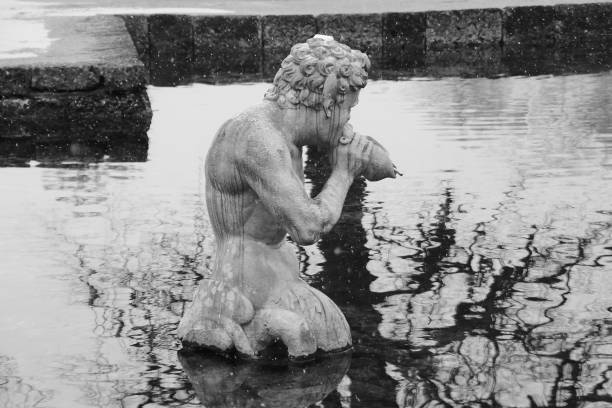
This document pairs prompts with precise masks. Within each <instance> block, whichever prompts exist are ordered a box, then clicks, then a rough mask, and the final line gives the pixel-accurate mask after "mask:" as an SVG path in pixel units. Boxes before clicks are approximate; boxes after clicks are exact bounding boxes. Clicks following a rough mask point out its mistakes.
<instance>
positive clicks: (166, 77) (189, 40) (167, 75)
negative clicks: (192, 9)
mask: <svg viewBox="0 0 612 408" xmlns="http://www.w3.org/2000/svg"><path fill="white" fill-rule="evenodd" d="M149 38H150V58H151V61H150V71H151V82H152V83H153V84H154V85H177V84H179V83H182V82H185V81H187V80H188V79H190V78H191V72H192V55H193V33H192V26H191V21H190V17H188V16H177V15H153V16H150V17H149Z"/></svg>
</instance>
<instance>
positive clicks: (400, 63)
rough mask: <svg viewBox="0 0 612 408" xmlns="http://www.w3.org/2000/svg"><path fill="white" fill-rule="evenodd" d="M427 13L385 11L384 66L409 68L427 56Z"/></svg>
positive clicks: (383, 30)
mask: <svg viewBox="0 0 612 408" xmlns="http://www.w3.org/2000/svg"><path fill="white" fill-rule="evenodd" d="M426 23H427V20H426V14H425V13H385V14H383V16H382V66H383V67H384V68H387V69H397V70H401V69H409V68H414V67H417V66H421V65H422V64H423V62H424V56H425V28H426Z"/></svg>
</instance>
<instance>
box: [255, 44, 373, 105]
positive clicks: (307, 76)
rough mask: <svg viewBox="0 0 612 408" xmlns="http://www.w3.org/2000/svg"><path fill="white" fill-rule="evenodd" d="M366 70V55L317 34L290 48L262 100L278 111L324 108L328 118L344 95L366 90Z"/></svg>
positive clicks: (367, 64)
mask: <svg viewBox="0 0 612 408" xmlns="http://www.w3.org/2000/svg"><path fill="white" fill-rule="evenodd" d="M369 69H370V59H369V58H368V56H367V55H366V54H364V53H363V52H361V51H357V50H353V49H351V48H350V47H348V46H346V45H344V44H341V43H339V42H337V41H335V40H334V39H333V37H329V36H326V35H320V34H317V35H315V36H314V37H312V38H310V39H308V40H307V41H306V42H305V43H299V44H296V45H294V46H293V47H292V48H291V53H290V54H289V55H288V56H287V58H285V59H284V60H283V62H282V64H281V68H280V69H279V70H278V72H277V73H276V76H275V77H274V82H273V86H272V88H270V89H269V90H268V92H266V94H265V96H264V98H265V99H266V100H269V101H276V103H278V105H279V106H280V107H281V108H292V109H296V108H297V107H299V105H303V106H306V107H308V108H312V109H315V110H320V109H321V108H323V109H324V110H325V112H326V114H327V115H328V116H329V115H330V112H331V108H332V107H333V105H334V104H336V103H342V101H343V100H344V95H345V94H346V92H347V91H349V90H350V91H353V92H354V91H357V90H359V89H361V88H363V87H365V86H366V83H367V80H368V70H369Z"/></svg>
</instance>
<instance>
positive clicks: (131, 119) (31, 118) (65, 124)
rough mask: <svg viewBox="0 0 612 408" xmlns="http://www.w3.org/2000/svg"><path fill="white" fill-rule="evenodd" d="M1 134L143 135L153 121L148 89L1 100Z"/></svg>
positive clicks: (56, 136) (94, 137)
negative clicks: (114, 93) (119, 92)
mask: <svg viewBox="0 0 612 408" xmlns="http://www.w3.org/2000/svg"><path fill="white" fill-rule="evenodd" d="M0 112H2V115H0V137H2V138H22V137H33V138H35V139H36V140H62V139H63V140H65V139H66V138H69V139H72V140H76V139H90V140H107V139H109V138H110V137H112V136H113V135H124V137H128V138H130V137H133V138H142V137H145V136H146V132H147V130H148V128H149V125H150V122H151V116H152V113H151V107H150V103H149V99H148V96H147V94H146V92H144V91H142V92H135V93H121V94H116V95H109V94H106V93H104V92H100V91H98V92H88V93H80V92H77V93H73V92H65V93H42V94H33V95H30V96H28V97H14V98H3V99H0Z"/></svg>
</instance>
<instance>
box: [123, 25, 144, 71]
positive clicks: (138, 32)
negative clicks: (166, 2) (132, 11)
mask: <svg viewBox="0 0 612 408" xmlns="http://www.w3.org/2000/svg"><path fill="white" fill-rule="evenodd" d="M123 21H124V22H125V27H126V28H127V30H128V32H129V33H130V37H132V41H133V42H134V47H135V48H136V52H137V53H138V58H139V59H140V60H141V61H142V63H143V64H144V65H145V66H146V67H148V66H149V21H148V17H147V16H123Z"/></svg>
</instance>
